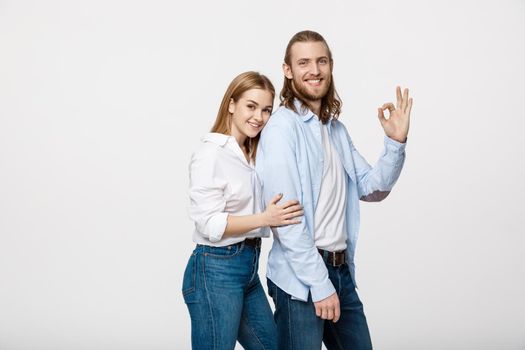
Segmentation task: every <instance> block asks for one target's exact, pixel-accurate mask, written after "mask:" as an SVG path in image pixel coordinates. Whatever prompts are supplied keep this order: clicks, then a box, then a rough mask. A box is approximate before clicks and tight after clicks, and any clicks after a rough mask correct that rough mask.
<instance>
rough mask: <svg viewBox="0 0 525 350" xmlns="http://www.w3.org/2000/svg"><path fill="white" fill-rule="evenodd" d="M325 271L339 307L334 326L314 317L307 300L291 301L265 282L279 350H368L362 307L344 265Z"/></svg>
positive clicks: (370, 342)
mask: <svg viewBox="0 0 525 350" xmlns="http://www.w3.org/2000/svg"><path fill="white" fill-rule="evenodd" d="M326 267H327V269H328V275H329V278H330V280H331V281H332V283H333V285H334V287H335V289H336V292H337V295H338V297H339V302H340V304H341V318H340V319H339V321H337V323H333V322H332V321H329V320H327V321H325V320H323V319H321V318H320V317H317V316H316V314H315V307H314V303H313V302H312V298H311V296H309V297H308V302H304V301H300V300H293V299H292V298H291V296H290V295H289V294H287V293H286V292H285V291H283V290H282V289H281V288H279V287H277V286H276V285H275V284H274V283H273V282H272V281H271V280H269V279H268V293H269V294H270V296H271V297H272V299H273V301H274V304H275V314H274V318H275V322H276V323H277V338H278V344H279V349H282V350H284V349H288V350H299V349H300V350H309V349H312V350H314V349H315V350H319V349H321V342H323V343H324V345H325V346H326V348H327V349H328V350H331V349H352V350H354V349H355V350H361V349H363V350H364V349H367V350H368V349H372V341H371V339H370V333H369V331H368V325H367V323H366V317H365V314H364V312H363V304H362V303H361V301H360V300H359V297H358V296H357V292H356V290H355V286H354V283H353V281H352V277H351V275H350V270H349V269H348V265H346V264H345V265H342V266H339V267H333V266H330V265H328V264H326Z"/></svg>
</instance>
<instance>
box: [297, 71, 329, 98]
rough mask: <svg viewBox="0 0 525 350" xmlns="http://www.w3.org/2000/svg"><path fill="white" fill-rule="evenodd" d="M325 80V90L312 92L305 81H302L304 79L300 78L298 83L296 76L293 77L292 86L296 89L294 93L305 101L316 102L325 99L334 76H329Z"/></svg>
mask: <svg viewBox="0 0 525 350" xmlns="http://www.w3.org/2000/svg"><path fill="white" fill-rule="evenodd" d="M324 80H325V87H324V89H323V90H321V91H319V92H318V93H317V94H312V93H310V92H308V88H307V87H306V86H305V83H304V82H303V81H302V79H298V83H296V82H295V78H292V88H293V90H294V93H295V94H296V95H297V97H299V98H300V99H302V100H304V101H305V102H314V101H318V100H321V99H323V98H324V97H325V96H326V94H327V93H328V90H329V89H330V85H331V82H332V77H331V76H328V77H327V78H325V79H324Z"/></svg>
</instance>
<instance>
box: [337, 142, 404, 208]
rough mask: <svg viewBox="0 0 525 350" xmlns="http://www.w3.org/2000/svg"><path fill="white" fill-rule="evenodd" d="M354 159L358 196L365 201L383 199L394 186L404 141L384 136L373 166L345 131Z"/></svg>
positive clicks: (402, 156)
mask: <svg viewBox="0 0 525 350" xmlns="http://www.w3.org/2000/svg"><path fill="white" fill-rule="evenodd" d="M347 137H348V140H349V142H350V147H351V151H352V158H353V160H354V166H355V172H356V178H357V188H358V193H359V198H360V199H361V200H362V201H365V202H379V201H381V200H383V199H385V198H386V197H387V196H388V194H389V193H390V191H391V190H392V188H393V187H394V185H395V183H396V182H397V179H398V178H399V175H400V174H401V170H402V169H403V164H404V162H405V147H406V143H400V142H397V141H395V140H392V139H391V138H389V137H388V136H385V140H384V144H385V147H384V149H383V153H382V154H381V156H380V157H379V159H378V161H377V163H376V164H374V166H373V167H372V166H370V165H369V164H368V163H367V161H366V160H365V159H364V158H363V156H361V154H359V152H358V151H357V149H356V148H355V146H354V145H353V143H352V140H351V139H350V136H349V135H348V133H347Z"/></svg>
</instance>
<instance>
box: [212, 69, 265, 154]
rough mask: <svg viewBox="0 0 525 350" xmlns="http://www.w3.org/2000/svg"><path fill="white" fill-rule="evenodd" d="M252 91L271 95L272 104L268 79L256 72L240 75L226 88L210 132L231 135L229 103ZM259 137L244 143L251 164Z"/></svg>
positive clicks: (258, 135) (248, 139)
mask: <svg viewBox="0 0 525 350" xmlns="http://www.w3.org/2000/svg"><path fill="white" fill-rule="evenodd" d="M252 89H261V90H266V91H268V92H270V93H271V94H272V104H273V99H274V98H275V88H274V87H273V84H272V82H271V81H270V79H268V78H267V77H266V76H264V75H262V74H260V73H258V72H253V71H250V72H244V73H241V74H239V75H238V76H236V77H235V78H234V79H233V80H232V82H231V83H230V85H229V86H228V89H227V90H226V92H225V93H224V97H223V98H222V102H221V106H220V107H219V112H218V113H217V119H215V124H214V125H213V127H212V128H211V132H216V133H220V134H225V135H231V123H232V121H231V113H230V112H229V110H228V107H229V105H230V101H231V100H232V99H233V101H234V102H237V101H238V100H239V98H240V97H241V96H242V94H244V93H245V92H246V91H248V90H252ZM260 135H261V133H258V134H257V136H255V137H254V138H249V137H248V138H246V141H245V143H244V146H245V147H246V149H247V150H248V157H249V158H250V160H252V161H253V162H255V155H256V152H257V144H258V143H259V138H260Z"/></svg>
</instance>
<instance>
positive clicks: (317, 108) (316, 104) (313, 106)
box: [308, 100, 321, 117]
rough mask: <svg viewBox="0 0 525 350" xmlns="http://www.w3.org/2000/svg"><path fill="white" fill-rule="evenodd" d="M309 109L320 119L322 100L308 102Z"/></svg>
mask: <svg viewBox="0 0 525 350" xmlns="http://www.w3.org/2000/svg"><path fill="white" fill-rule="evenodd" d="M308 108H310V110H311V111H312V112H314V114H315V115H316V116H318V117H319V113H321V100H316V101H308Z"/></svg>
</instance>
